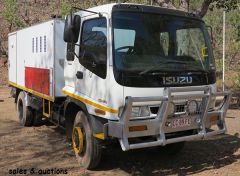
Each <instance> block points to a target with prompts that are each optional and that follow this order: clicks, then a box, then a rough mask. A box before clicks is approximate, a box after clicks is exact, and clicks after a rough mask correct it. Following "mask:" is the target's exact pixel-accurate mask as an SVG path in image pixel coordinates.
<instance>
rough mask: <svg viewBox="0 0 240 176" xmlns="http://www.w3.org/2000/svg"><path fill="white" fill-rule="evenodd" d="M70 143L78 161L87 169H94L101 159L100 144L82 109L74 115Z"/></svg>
mask: <svg viewBox="0 0 240 176" xmlns="http://www.w3.org/2000/svg"><path fill="white" fill-rule="evenodd" d="M72 143H73V149H74V152H75V155H76V157H77V160H78V162H79V163H80V164H81V165H83V166H84V167H85V168H87V169H94V168H96V167H97V165H98V164H99V161H100V159H101V151H102V146H101V145H100V143H99V141H98V140H97V139H96V138H95V137H94V136H93V130H92V128H91V125H90V122H89V119H88V117H87V116H86V114H85V113H83V112H82V111H79V112H78V113H77V115H76V118H75V121H74V125H73V130H72Z"/></svg>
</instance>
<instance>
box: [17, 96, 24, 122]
mask: <svg viewBox="0 0 240 176" xmlns="http://www.w3.org/2000/svg"><path fill="white" fill-rule="evenodd" d="M18 113H19V119H20V120H22V119H23V103H22V101H21V100H20V101H19V104H18Z"/></svg>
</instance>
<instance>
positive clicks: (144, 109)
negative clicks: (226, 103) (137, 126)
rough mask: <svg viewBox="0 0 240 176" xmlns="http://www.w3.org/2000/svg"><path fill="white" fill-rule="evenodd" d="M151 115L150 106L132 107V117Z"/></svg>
mask: <svg viewBox="0 0 240 176" xmlns="http://www.w3.org/2000/svg"><path fill="white" fill-rule="evenodd" d="M147 116H150V110H149V107H148V106H141V107H132V113H131V117H147Z"/></svg>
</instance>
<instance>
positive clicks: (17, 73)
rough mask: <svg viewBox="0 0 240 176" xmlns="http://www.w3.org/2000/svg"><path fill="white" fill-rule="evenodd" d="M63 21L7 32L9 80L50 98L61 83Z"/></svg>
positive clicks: (62, 78) (57, 93)
mask: <svg viewBox="0 0 240 176" xmlns="http://www.w3.org/2000/svg"><path fill="white" fill-rule="evenodd" d="M63 30H64V22H63V21H62V20H60V19H54V20H50V21H47V22H44V23H41V24H37V25H34V26H31V27H28V28H25V29H22V30H19V31H16V32H13V33H10V34H9V44H8V48H9V83H10V84H12V85H14V86H15V87H19V88H21V89H25V90H27V91H28V92H29V91H30V92H34V93H35V94H37V95H39V96H40V97H43V98H46V99H49V100H54V98H55V97H61V96H63V95H62V92H61V89H62V87H64V76H63V66H64V58H65V45H66V44H65V42H64V41H63V40H62V36H63Z"/></svg>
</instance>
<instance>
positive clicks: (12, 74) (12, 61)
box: [8, 33, 17, 83]
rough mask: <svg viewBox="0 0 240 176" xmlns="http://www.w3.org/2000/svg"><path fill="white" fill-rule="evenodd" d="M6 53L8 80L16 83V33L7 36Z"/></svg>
mask: <svg viewBox="0 0 240 176" xmlns="http://www.w3.org/2000/svg"><path fill="white" fill-rule="evenodd" d="M8 51H9V53H8V75H9V78H8V79H9V81H11V82H14V83H17V33H14V34H11V35H10V36H9V38H8Z"/></svg>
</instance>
